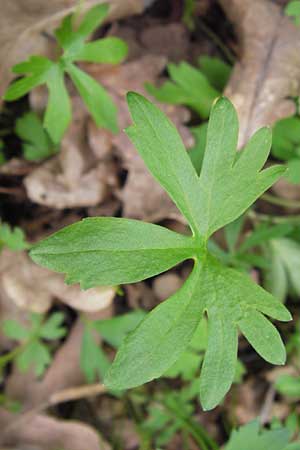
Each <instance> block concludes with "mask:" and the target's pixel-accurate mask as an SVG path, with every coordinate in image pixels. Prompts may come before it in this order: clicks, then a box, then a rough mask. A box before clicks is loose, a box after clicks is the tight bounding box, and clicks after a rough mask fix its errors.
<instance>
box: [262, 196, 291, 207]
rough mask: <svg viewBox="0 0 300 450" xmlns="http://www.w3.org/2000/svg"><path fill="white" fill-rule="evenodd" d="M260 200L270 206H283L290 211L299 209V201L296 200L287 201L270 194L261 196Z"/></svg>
mask: <svg viewBox="0 0 300 450" xmlns="http://www.w3.org/2000/svg"><path fill="white" fill-rule="evenodd" d="M261 199H262V200H265V201H266V202H268V203H271V204H272V205H276V206H283V207H285V208H291V209H300V201H297V200H289V199H286V198H282V197H275V196H274V195H271V194H263V195H262V196H261Z"/></svg>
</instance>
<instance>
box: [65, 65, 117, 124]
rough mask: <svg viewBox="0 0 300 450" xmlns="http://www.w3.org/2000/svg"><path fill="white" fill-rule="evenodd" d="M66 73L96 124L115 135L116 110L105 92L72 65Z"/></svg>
mask: <svg viewBox="0 0 300 450" xmlns="http://www.w3.org/2000/svg"><path fill="white" fill-rule="evenodd" d="M67 72H68V74H69V75H70V77H71V79H72V81H73V83H74V84H75V86H76V89H77V90H78V92H79V94H80V95H81V97H82V99H83V101H84V103H85V105H86V107H87V109H88V110H89V112H90V114H91V116H92V117H93V119H94V120H95V122H96V124H97V125H98V126H99V127H100V126H102V127H104V128H108V129H109V130H111V131H112V132H113V133H116V132H117V131H118V124H117V108H116V106H115V104H114V103H113V101H112V99H111V97H110V96H109V95H108V93H107V92H106V90H105V89H104V88H103V87H102V86H101V85H100V84H99V83H97V82H96V81H95V80H94V79H93V78H91V77H90V76H89V75H87V74H86V73H85V72H83V71H82V70H80V69H78V67H76V66H75V65H74V64H68V66H67Z"/></svg>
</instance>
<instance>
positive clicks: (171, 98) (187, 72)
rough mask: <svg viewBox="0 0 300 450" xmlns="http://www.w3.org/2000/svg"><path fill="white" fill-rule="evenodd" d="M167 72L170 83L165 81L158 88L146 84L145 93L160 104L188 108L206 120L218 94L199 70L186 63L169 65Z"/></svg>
mask: <svg viewBox="0 0 300 450" xmlns="http://www.w3.org/2000/svg"><path fill="white" fill-rule="evenodd" d="M168 72H169V76H170V78H171V80H172V81H166V82H165V83H164V84H163V85H162V86H161V87H159V88H157V87H155V86H154V85H152V84H150V83H147V84H146V88H147V91H148V92H149V93H150V94H151V95H153V97H155V98H156V99H157V100H158V101H160V102H163V103H171V104H175V105H186V106H189V107H190V108H191V109H193V110H194V111H195V112H196V113H197V114H199V116H200V117H201V118H202V119H206V118H207V117H208V116H209V111H210V108H211V105H212V103H213V101H214V100H215V98H217V97H218V96H219V95H220V92H219V91H217V90H216V89H215V88H214V87H213V86H212V85H211V84H210V82H209V81H208V79H207V78H206V76H205V75H204V74H203V73H202V72H201V71H200V70H199V69H197V68H195V67H193V66H191V65H190V64H188V63H186V62H181V63H180V64H178V65H177V66H176V64H169V65H168Z"/></svg>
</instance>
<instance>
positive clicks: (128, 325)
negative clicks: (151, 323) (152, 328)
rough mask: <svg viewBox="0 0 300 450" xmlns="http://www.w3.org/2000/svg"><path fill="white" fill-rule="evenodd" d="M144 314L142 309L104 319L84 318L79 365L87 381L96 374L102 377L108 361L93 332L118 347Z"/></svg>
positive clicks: (93, 379)
mask: <svg viewBox="0 0 300 450" xmlns="http://www.w3.org/2000/svg"><path fill="white" fill-rule="evenodd" d="M144 316H145V313H144V312H143V311H139V310H137V311H133V312H131V313H128V314H123V315H122V316H116V317H113V318H112V319H106V320H96V321H91V320H86V319H85V320H84V333H83V338H82V346H81V352H80V367H81V370H82V371H83V373H84V374H85V377H86V379H87V381H88V382H89V383H92V382H94V381H95V380H96V378H97V376H98V377H99V378H100V379H103V378H104V376H105V374H106V372H107V370H108V368H109V367H110V361H109V359H108V358H107V356H106V354H105V352H104V350H103V349H102V348H101V346H100V345H99V344H97V343H96V341H95V338H94V334H95V333H99V334H100V336H101V339H102V340H103V341H104V342H105V343H107V344H109V345H111V346H112V347H113V348H115V349H118V348H119V347H120V345H121V343H122V341H123V340H124V338H125V336H126V335H127V334H128V333H129V332H130V331H132V330H133V329H134V328H135V327H136V326H137V325H138V323H139V322H140V321H141V320H142V318H143V317H144Z"/></svg>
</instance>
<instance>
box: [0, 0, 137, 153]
mask: <svg viewBox="0 0 300 450" xmlns="http://www.w3.org/2000/svg"><path fill="white" fill-rule="evenodd" d="M108 10H109V5H108V4H101V5H96V6H95V7H94V8H92V9H91V10H89V11H88V12H87V13H86V14H85V16H84V17H83V19H82V20H81V22H80V23H79V24H76V23H73V22H75V20H74V19H75V18H76V17H75V16H76V15H75V14H74V15H70V16H67V17H66V18H65V19H64V20H63V21H62V23H61V26H60V27H59V28H58V29H57V30H56V32H55V36H56V39H57V41H58V43H59V45H60V46H61V47H62V49H63V52H62V55H61V56H60V57H59V58H58V59H57V61H56V62H54V61H50V60H49V59H47V58H45V57H42V56H32V57H31V58H30V59H29V60H28V61H25V62H22V63H20V64H17V65H16V66H15V67H14V68H13V71H14V72H15V73H16V74H20V75H21V74H22V75H25V76H24V77H23V78H22V79H20V80H17V81H15V82H13V83H12V84H11V86H10V87H9V88H8V90H7V92H6V93H5V96H4V99H5V100H7V101H13V100H16V99H18V98H20V97H22V96H23V95H25V94H27V93H28V92H29V91H31V90H32V89H33V88H35V87H36V86H39V85H40V84H46V86H47V88H48V91H49V98H48V104H47V108H46V111H45V117H44V127H45V128H46V130H47V131H48V133H49V136H50V137H51V139H52V141H53V143H54V144H57V143H59V142H60V141H61V139H62V137H63V134H64V132H65V131H66V129H67V127H68V125H69V123H70V121H71V104H70V99H69V95H68V92H67V89H66V87H65V83H64V76H65V73H68V74H69V76H70V77H71V79H72V80H73V82H74V84H75V86H76V88H77V90H78V91H79V93H80V95H81V96H82V98H83V101H84V103H85V104H86V106H87V108H88V110H89V112H90V113H91V115H92V117H93V118H94V120H95V122H96V124H97V125H98V126H102V127H105V128H108V129H109V130H111V131H112V132H117V131H118V124H117V117H116V116H117V108H116V106H115V105H114V103H113V101H112V99H111V98H110V96H109V95H108V94H107V92H106V91H105V89H104V88H103V87H102V86H101V85H99V84H98V83H97V82H96V81H95V80H94V79H93V78H91V77H90V76H89V75H87V74H86V73H85V72H83V71H81V70H80V69H79V68H78V67H77V66H75V65H74V64H73V62H74V61H91V62H97V63H109V64H117V63H118V62H120V61H122V59H124V57H125V56H126V54H127V51H128V48H127V45H126V43H125V42H123V41H122V40H121V39H118V38H116V37H108V38H104V39H99V40H97V41H95V42H91V43H85V40H86V39H87V38H88V36H89V35H90V34H91V33H92V32H93V31H95V29H96V28H97V27H98V26H99V25H100V23H101V22H102V21H103V19H104V18H105V16H106V15H107V13H108ZM26 149H27V153H28V154H30V158H31V159H36V158H35V152H34V151H33V148H32V146H30V147H29V146H28V145H27V148H26ZM32 152H33V154H32Z"/></svg>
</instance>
